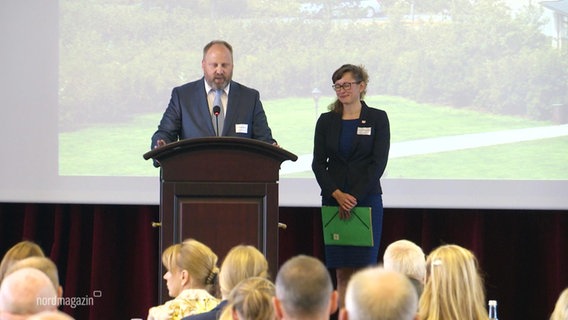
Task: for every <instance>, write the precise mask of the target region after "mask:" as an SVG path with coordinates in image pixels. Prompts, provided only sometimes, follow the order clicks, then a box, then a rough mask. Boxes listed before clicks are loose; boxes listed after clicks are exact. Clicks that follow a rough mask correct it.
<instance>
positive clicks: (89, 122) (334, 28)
mask: <svg viewBox="0 0 568 320" xmlns="http://www.w3.org/2000/svg"><path fill="white" fill-rule="evenodd" d="M340 2H341V1H331V0H330V1H312V2H310V1H287V2H278V5H274V4H270V3H269V2H266V1H256V0H249V1H245V0H240V1H231V2H230V4H225V3H223V4H222V3H221V2H218V1H195V2H194V1H156V0H155V1H126V0H124V1H88V2H75V1H70V0H63V1H60V13H61V24H60V68H59V70H60V74H59V128H60V133H59V174H60V175H62V176H146V177H148V176H157V175H158V170H157V169H156V168H154V167H153V166H152V164H151V162H150V161H145V160H143V158H142V154H143V153H145V152H147V151H148V150H150V137H151V135H152V134H153V132H154V131H155V130H156V128H157V125H158V123H159V120H160V118H161V116H162V113H163V111H164V110H165V108H166V106H167V103H168V101H169V98H170V93H171V89H172V88H173V87H174V86H179V85H181V84H184V83H186V82H189V81H193V80H196V79H199V78H201V76H202V70H201V57H202V48H203V46H204V45H205V44H206V43H207V42H209V41H210V40H212V39H224V40H227V41H228V42H230V43H231V44H232V45H233V48H234V60H235V61H234V65H235V69H234V75H233V80H235V81H238V82H240V83H242V84H245V85H247V86H250V87H253V88H256V89H258V90H259V91H260V94H261V100H262V102H263V104H264V108H265V111H266V113H267V116H268V121H269V124H270V126H271V128H272V130H273V135H274V137H275V138H276V139H277V140H278V143H279V144H280V146H281V147H283V148H285V149H286V150H288V151H290V152H292V153H294V154H296V155H298V157H299V159H298V161H296V162H293V163H284V164H283V166H282V169H281V172H280V176H281V178H283V179H286V178H311V177H313V175H312V173H311V167H310V165H311V153H312V147H313V133H314V126H315V122H316V120H317V117H318V116H319V114H320V113H322V112H326V111H327V106H328V105H329V104H330V103H331V102H332V101H333V99H334V96H335V94H334V92H333V90H332V89H331V74H332V72H333V71H334V70H335V69H337V68H338V67H339V66H340V65H342V64H344V63H353V64H362V65H364V66H365V67H366V68H367V70H368V72H369V75H370V78H371V79H370V83H369V87H368V93H367V97H366V99H365V100H366V102H367V104H368V105H370V106H372V107H375V108H379V109H383V110H385V111H387V113H388V115H389V119H390V125H391V137H392V140H391V143H392V144H391V151H390V159H389V163H388V166H387V171H386V173H385V176H384V178H386V179H487V180H493V179H500V180H501V179H506V180H567V179H568V166H567V163H568V152H566V150H567V149H568V125H567V124H566V123H568V90H566V79H567V78H568V59H567V57H566V52H567V50H566V48H565V47H566V46H565V47H564V48H562V47H561V46H560V45H559V41H558V39H557V38H556V37H555V35H556V31H555V21H554V15H553V12H552V11H551V10H550V9H549V8H546V7H544V6H542V5H539V4H535V3H534V1H533V2H532V5H530V3H531V2H530V1H526V2H527V3H526V4H524V1H511V3H508V2H507V1H494V0H480V1H474V2H472V1H468V0H456V1H452V2H448V3H452V6H448V5H447V4H446V2H444V1H434V0H432V1H428V0H423V1H419V2H416V3H415V4H414V5H412V6H409V5H407V4H406V2H402V1H392V0H391V1H380V12H377V13H376V14H373V15H370V14H369V12H368V11H365V10H364V8H360V7H358V6H353V7H349V8H347V9H345V10H344V11H343V12H342V14H341V15H337V14H336V11H334V10H322V12H321V13H320V14H318V15H313V14H308V13H306V12H304V11H302V10H300V9H301V8H305V7H306V3H308V4H309V3H317V4H320V5H322V6H323V8H328V9H329V8H336V7H337V5H338V3H340ZM275 3H276V2H275ZM334 12H335V13H334Z"/></svg>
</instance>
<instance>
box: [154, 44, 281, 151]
mask: <svg viewBox="0 0 568 320" xmlns="http://www.w3.org/2000/svg"><path fill="white" fill-rule="evenodd" d="M201 67H202V68H203V74H204V76H203V78H201V79H199V80H196V81H193V82H190V83H187V84H184V85H182V86H179V87H176V88H174V89H173V91H172V96H171V99H170V103H169V105H168V107H167V109H166V111H165V112H164V115H163V116H162V120H161V121H160V124H159V125H158V130H157V131H156V132H155V133H154V135H153V136H152V145H151V148H158V147H161V146H164V145H166V144H167V143H170V142H175V141H178V140H183V139H190V138H202V137H208V136H230V137H241V138H252V139H258V140H261V141H265V142H267V143H271V144H276V141H275V140H274V139H273V138H272V131H271V130H270V127H269V126H268V121H267V119H266V114H265V112H264V109H263V107H262V103H261V102H260V94H259V92H258V91H257V90H255V89H252V88H248V87H246V86H244V85H242V84H240V83H238V82H235V81H233V80H232V77H233V48H232V46H231V45H230V44H229V43H227V42H226V41H222V40H214V41H211V42H209V43H208V44H207V45H206V46H205V47H204V48H203V60H202V62H201Z"/></svg>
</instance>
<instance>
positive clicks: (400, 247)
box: [383, 240, 426, 296]
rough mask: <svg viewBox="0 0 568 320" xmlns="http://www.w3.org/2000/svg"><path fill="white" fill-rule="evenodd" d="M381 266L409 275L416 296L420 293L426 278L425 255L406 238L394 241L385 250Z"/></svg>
mask: <svg viewBox="0 0 568 320" xmlns="http://www.w3.org/2000/svg"><path fill="white" fill-rule="evenodd" d="M383 267H384V268H385V269H386V270H394V271H398V272H400V273H402V274H404V275H406V276H407V277H409V278H410V279H411V282H412V284H413V285H414V286H415V288H416V292H417V293H418V296H421V295H422V290H423V287H424V281H425V279H426V256H425V255H424V251H422V248H420V247H419V246H417V245H416V244H415V243H413V242H411V241H408V240H398V241H395V242H393V243H391V244H389V245H388V247H387V248H386V250H385V254H384V255H383Z"/></svg>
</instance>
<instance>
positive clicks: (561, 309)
mask: <svg viewBox="0 0 568 320" xmlns="http://www.w3.org/2000/svg"><path fill="white" fill-rule="evenodd" d="M550 320H568V288H566V289H564V291H562V293H561V294H560V296H559V297H558V300H557V301H556V306H555V307H554V311H552V315H550Z"/></svg>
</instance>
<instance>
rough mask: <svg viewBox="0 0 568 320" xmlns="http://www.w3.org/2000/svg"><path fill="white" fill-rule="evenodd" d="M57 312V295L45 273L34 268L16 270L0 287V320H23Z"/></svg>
mask: <svg viewBox="0 0 568 320" xmlns="http://www.w3.org/2000/svg"><path fill="white" fill-rule="evenodd" d="M55 310H57V293H56V292H55V288H54V287H53V284H52V282H51V280H49V278H48V277H47V275H46V274H45V273H43V272H42V271H40V270H38V269H35V268H22V269H18V270H16V271H14V272H12V273H10V274H9V275H7V276H6V278H4V281H2V285H1V286H0V320H11V319H25V318H26V317H28V316H31V315H33V314H36V313H39V312H42V311H55Z"/></svg>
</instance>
